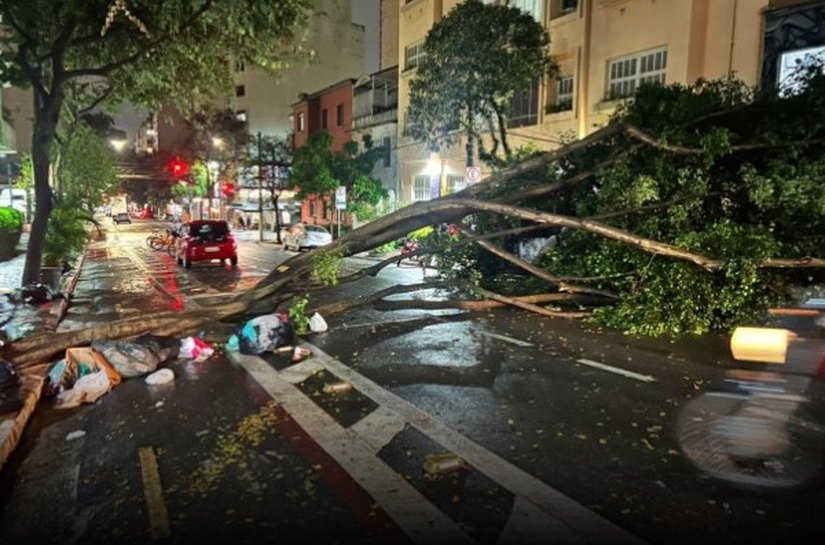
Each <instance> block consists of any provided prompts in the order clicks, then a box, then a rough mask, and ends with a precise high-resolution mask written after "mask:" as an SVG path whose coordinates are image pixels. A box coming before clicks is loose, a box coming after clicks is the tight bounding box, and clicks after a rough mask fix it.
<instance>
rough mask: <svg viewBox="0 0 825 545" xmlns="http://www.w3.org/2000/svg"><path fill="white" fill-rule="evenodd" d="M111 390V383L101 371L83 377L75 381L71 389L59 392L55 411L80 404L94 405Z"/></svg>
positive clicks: (103, 371) (104, 372)
mask: <svg viewBox="0 0 825 545" xmlns="http://www.w3.org/2000/svg"><path fill="white" fill-rule="evenodd" d="M111 388H112V382H111V381H110V380H109V377H108V376H107V375H106V371H105V370H103V369H101V370H100V371H97V372H95V373H89V374H88V375H83V376H82V377H80V378H79V379H77V380H76V381H75V383H74V385H73V386H72V387H71V388H69V389H68V390H64V391H62V392H60V393H59V394H58V395H57V399H56V400H55V404H54V407H55V408H56V409H71V408H73V407H77V406H78V405H80V404H82V403H94V402H95V401H97V400H98V399H99V398H100V396H102V395H104V394H105V393H107V392H108V391H109V390H110V389H111Z"/></svg>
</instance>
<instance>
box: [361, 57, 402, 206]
mask: <svg viewBox="0 0 825 545" xmlns="http://www.w3.org/2000/svg"><path fill="white" fill-rule="evenodd" d="M352 134H353V137H352V139H353V140H354V141H356V142H359V143H360V142H363V141H364V139H365V138H367V137H368V138H369V139H370V140H371V141H372V145H373V146H374V147H378V148H381V149H382V150H383V155H382V157H381V159H380V160H379V161H377V162H376V163H375V166H373V169H372V173H371V175H372V177H373V178H375V179H376V180H380V181H381V185H382V186H383V187H384V189H386V190H387V193H388V194H389V198H388V200H389V202H390V203H396V202H397V200H398V194H399V187H398V161H397V156H396V153H395V149H396V147H397V140H398V67H397V66H391V67H388V68H385V69H383V70H380V71H378V72H376V73H375V74H370V75H369V76H365V77H363V78H360V79H359V80H358V81H357V82H356V84H355V87H354V89H353V119H352Z"/></svg>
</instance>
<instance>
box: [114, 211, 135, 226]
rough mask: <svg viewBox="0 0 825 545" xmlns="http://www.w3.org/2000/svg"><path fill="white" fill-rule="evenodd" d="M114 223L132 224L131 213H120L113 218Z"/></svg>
mask: <svg viewBox="0 0 825 545" xmlns="http://www.w3.org/2000/svg"><path fill="white" fill-rule="evenodd" d="M112 221H113V222H114V223H117V224H121V223H132V218H130V217H129V212H118V213H117V214H115V215H113V216H112Z"/></svg>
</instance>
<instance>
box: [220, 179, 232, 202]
mask: <svg viewBox="0 0 825 545" xmlns="http://www.w3.org/2000/svg"><path fill="white" fill-rule="evenodd" d="M221 193H222V194H223V196H224V197H229V198H231V197H232V196H233V195H234V194H235V184H233V183H232V182H230V181H229V180H224V181H223V182H221Z"/></svg>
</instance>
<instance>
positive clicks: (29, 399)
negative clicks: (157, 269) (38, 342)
mask: <svg viewBox="0 0 825 545" xmlns="http://www.w3.org/2000/svg"><path fill="white" fill-rule="evenodd" d="M85 262H86V248H84V249H83V254H82V255H81V257H80V261H79V262H78V264H77V266H76V267H75V269H74V273H73V274H72V275H71V276H70V277H69V279H68V280H67V281H65V286H66V287H65V289H63V290H60V291H61V293H62V294H63V299H61V300H60V302H59V303H58V304H56V305H55V304H53V305H52V307H51V308H50V309H49V314H48V316H47V317H46V323H45V326H44V327H45V329H46V330H47V331H54V330H55V329H56V328H57V326H58V325H59V324H60V321H61V320H62V319H63V317H64V316H65V314H66V310H67V308H68V306H69V299H70V298H71V296H72V294H73V293H74V289H75V286H77V280H78V278H80V274H81V272H82V269H83V264H84V263H85ZM50 366H51V364H50V363H48V362H45V363H41V364H37V365H33V366H31V367H27V368H26V369H24V370H23V371H21V374H20V381H21V386H20V392H19V394H18V395H19V397H20V398H21V399H23V407H22V408H21V409H20V410H19V411H18V412H17V414H16V415H15V416H14V417H13V418H10V419H6V420H0V470H2V469H3V466H4V465H5V463H6V461H7V460H8V459H9V456H11V454H12V453H13V452H14V450H15V449H16V448H17V445H18V444H19V443H20V440H21V439H22V437H23V432H24V431H25V429H26V425H27V424H28V422H29V419H30V418H31V416H32V414H33V413H34V410H35V408H37V403H38V402H39V401H40V397H41V394H42V393H43V385H44V384H45V382H46V376H47V375H48V373H49V367H50Z"/></svg>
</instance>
